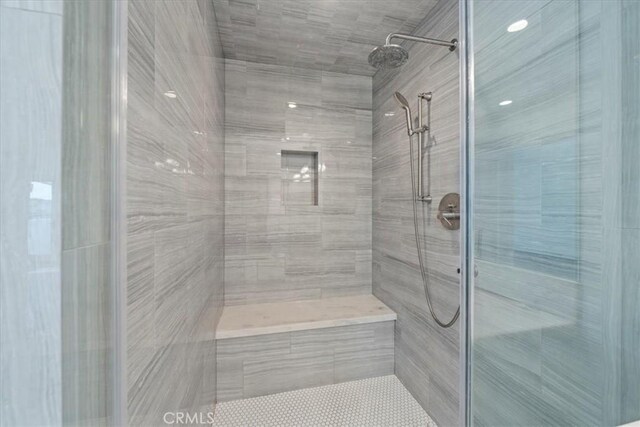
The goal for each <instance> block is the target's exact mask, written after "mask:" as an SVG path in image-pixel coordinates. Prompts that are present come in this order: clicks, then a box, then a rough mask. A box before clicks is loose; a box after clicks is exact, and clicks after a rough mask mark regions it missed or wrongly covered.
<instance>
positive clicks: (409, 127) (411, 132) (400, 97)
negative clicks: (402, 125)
mask: <svg viewBox="0 0 640 427" xmlns="http://www.w3.org/2000/svg"><path fill="white" fill-rule="evenodd" d="M393 97H394V98H395V99H396V101H397V102H398V104H400V107H401V108H402V109H403V110H404V112H405V118H406V119H407V134H408V135H409V136H412V135H415V134H416V133H417V134H423V133H424V132H426V131H427V130H428V129H427V128H426V127H424V126H422V125H421V126H419V127H418V129H414V128H413V118H412V114H411V107H410V106H409V101H407V98H405V97H404V96H403V95H402V94H401V93H400V92H396V93H394V94H393ZM420 109H422V107H420Z"/></svg>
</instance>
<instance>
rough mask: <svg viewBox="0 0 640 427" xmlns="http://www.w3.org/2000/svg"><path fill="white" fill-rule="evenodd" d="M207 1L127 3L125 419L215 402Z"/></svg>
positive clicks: (219, 105)
mask: <svg viewBox="0 0 640 427" xmlns="http://www.w3.org/2000/svg"><path fill="white" fill-rule="evenodd" d="M221 57H222V51H221V44H220V42H219V39H218V32H217V28H216V21H215V16H214V11H213V5H212V2H210V1H207V0H201V1H195V0H193V1H191V0H189V1H180V2H179V1H142V0H130V1H129V69H128V78H129V83H128V84H129V88H128V100H129V102H128V118H127V138H128V164H127V215H128V218H127V220H128V242H127V245H128V249H127V255H128V283H127V300H128V301H127V304H128V307H127V344H128V353H127V365H128V366H127V367H128V414H129V421H130V424H131V425H159V424H163V422H162V416H163V414H164V413H165V412H166V411H177V410H182V411H191V412H195V411H208V410H210V409H211V408H212V405H213V404H214V400H215V394H216V390H215V384H216V372H215V365H216V362H215V356H216V347H215V341H214V331H215V327H216V323H217V320H218V318H219V314H220V309H221V306H222V300H223V273H224V270H223V266H224V246H223V226H224V219H223V218H224V212H223V209H224V207H223V200H224V189H223V179H224V172H223V171H224V63H223V61H222V59H221Z"/></svg>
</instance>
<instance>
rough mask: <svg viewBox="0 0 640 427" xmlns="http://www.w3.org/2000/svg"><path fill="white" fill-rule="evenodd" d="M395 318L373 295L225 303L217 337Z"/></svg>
mask: <svg viewBox="0 0 640 427" xmlns="http://www.w3.org/2000/svg"><path fill="white" fill-rule="evenodd" d="M389 320H396V313H395V312H393V311H392V310H391V309H390V308H389V307H387V306H386V305H384V303H382V301H380V300H379V299H378V298H376V297H375V296H373V295H355V296H348V297H339V298H326V299H316V300H307V301H288V302H276V303H267V304H248V305H231V306H225V307H224V310H223V312H222V317H221V318H220V322H219V323H218V328H217V330H216V339H226V338H239V337H249V336H254V335H266V334H276V333H281V332H292V331H302V330H309V329H321V328H331V327H335V326H346V325H357V324H362V323H375V322H384V321H389Z"/></svg>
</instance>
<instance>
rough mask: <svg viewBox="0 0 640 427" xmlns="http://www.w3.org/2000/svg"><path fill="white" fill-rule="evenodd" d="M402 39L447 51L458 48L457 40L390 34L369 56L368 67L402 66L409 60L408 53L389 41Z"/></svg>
mask: <svg viewBox="0 0 640 427" xmlns="http://www.w3.org/2000/svg"><path fill="white" fill-rule="evenodd" d="M394 38H396V39H404V40H411V41H414V42H420V43H429V44H434V45H438V46H448V47H449V50H451V51H454V50H456V48H457V47H458V40H456V39H453V40H451V41H450V42H449V41H446V40H437V39H429V38H426V37H418V36H412V35H410V34H396V33H391V34H389V35H388V36H387V40H386V41H385V43H384V45H382V46H377V47H376V48H374V49H373V50H372V51H371V53H370V54H369V65H371V66H372V67H375V68H378V69H381V68H398V67H401V66H402V65H404V63H405V62H407V60H408V59H409V52H408V51H407V49H405V48H404V47H402V46H400V45H398V44H392V43H391V39H394Z"/></svg>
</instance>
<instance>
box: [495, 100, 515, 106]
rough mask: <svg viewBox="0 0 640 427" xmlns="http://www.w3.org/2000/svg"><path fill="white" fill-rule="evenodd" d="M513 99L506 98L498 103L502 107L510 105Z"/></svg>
mask: <svg viewBox="0 0 640 427" xmlns="http://www.w3.org/2000/svg"><path fill="white" fill-rule="evenodd" d="M512 102H513V101H512V100H510V99H505V100H504V101H501V102H500V103H499V104H498V105H499V106H501V107H504V106H505V105H509V104H511V103H512Z"/></svg>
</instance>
